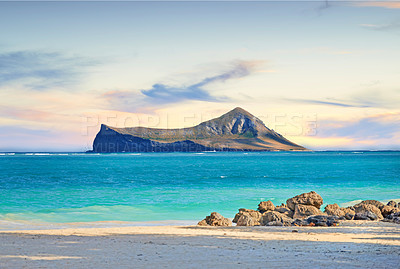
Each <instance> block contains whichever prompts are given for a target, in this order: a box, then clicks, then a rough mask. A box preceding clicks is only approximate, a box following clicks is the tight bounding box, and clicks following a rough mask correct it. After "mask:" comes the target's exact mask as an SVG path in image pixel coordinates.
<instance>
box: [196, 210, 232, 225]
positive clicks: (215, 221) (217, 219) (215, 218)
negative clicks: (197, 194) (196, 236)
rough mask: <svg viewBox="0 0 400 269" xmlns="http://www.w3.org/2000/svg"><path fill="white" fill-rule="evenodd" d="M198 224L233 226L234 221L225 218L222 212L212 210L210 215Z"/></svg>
mask: <svg viewBox="0 0 400 269" xmlns="http://www.w3.org/2000/svg"><path fill="white" fill-rule="evenodd" d="M197 225H200V226H206V225H209V226H232V222H231V221H230V220H229V219H227V218H224V217H223V216H222V215H221V214H219V213H217V212H212V213H211V215H210V216H207V217H206V218H205V219H203V220H202V221H200V222H199V223H198V224H197Z"/></svg>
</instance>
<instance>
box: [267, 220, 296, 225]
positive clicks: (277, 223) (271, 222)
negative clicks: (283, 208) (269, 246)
mask: <svg viewBox="0 0 400 269" xmlns="http://www.w3.org/2000/svg"><path fill="white" fill-rule="evenodd" d="M265 226H291V224H287V225H285V224H284V223H283V222H280V221H276V220H275V221H270V222H268V223H267V224H265Z"/></svg>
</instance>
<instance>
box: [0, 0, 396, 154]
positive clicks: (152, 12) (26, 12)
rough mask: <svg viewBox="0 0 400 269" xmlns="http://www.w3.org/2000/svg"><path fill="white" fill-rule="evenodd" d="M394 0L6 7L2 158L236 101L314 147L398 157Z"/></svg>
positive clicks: (194, 118) (208, 114)
mask: <svg viewBox="0 0 400 269" xmlns="http://www.w3.org/2000/svg"><path fill="white" fill-rule="evenodd" d="M399 48H400V5H399V4H398V3H397V2H383V1H371V2H333V1H321V2H319V1H313V2H0V151H82V150H87V149H90V148H91V143H92V141H93V139H94V136H95V134H96V133H97V131H98V130H99V128H100V124H101V123H106V124H109V125H112V126H117V127H128V126H137V125H140V126H147V127H158V128H180V127H190V126H193V125H195V124H198V123H200V122H201V121H204V120H208V119H210V118H214V117H217V116H220V115H221V114H223V113H225V112H227V111H229V110H231V109H233V108H235V107H237V106H240V107H242V108H244V109H246V110H248V111H249V112H250V113H252V114H254V115H255V116H257V117H259V118H260V119H262V120H263V121H264V123H265V124H266V125H267V126H268V127H270V128H273V129H274V130H276V131H278V132H279V133H281V134H282V135H284V136H286V137H287V138H288V139H290V140H291V141H293V142H296V143H298V144H301V145H303V146H305V147H307V148H310V149H316V150H319V149H400V49H399Z"/></svg>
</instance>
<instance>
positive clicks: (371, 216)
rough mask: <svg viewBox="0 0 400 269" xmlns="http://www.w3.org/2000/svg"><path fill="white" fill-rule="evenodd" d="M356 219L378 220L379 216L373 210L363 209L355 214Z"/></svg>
mask: <svg viewBox="0 0 400 269" xmlns="http://www.w3.org/2000/svg"><path fill="white" fill-rule="evenodd" d="M354 219H355V220H378V216H377V215H376V214H375V213H373V212H371V211H363V212H360V213H356V214H355V215H354Z"/></svg>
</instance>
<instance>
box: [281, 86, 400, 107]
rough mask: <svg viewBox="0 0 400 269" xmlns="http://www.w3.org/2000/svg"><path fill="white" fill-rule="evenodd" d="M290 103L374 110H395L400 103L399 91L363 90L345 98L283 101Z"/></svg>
mask: <svg viewBox="0 0 400 269" xmlns="http://www.w3.org/2000/svg"><path fill="white" fill-rule="evenodd" d="M284 100H286V101H290V102H296V103H304V104H315V105H329V106H339V107H359V108H366V107H376V108H397V107H398V104H399V103H400V91H399V90H397V91H382V90H364V91H362V92H358V93H355V94H352V95H349V96H348V97H347V98H342V99H340V98H325V99H322V100H317V99H300V98H299V99H294V98H291V99H284Z"/></svg>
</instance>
